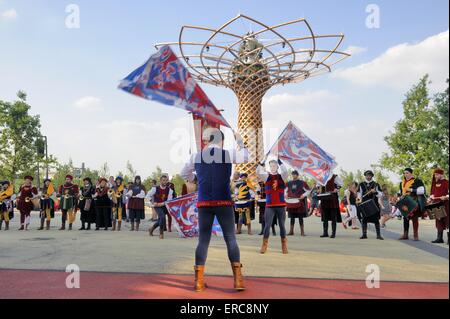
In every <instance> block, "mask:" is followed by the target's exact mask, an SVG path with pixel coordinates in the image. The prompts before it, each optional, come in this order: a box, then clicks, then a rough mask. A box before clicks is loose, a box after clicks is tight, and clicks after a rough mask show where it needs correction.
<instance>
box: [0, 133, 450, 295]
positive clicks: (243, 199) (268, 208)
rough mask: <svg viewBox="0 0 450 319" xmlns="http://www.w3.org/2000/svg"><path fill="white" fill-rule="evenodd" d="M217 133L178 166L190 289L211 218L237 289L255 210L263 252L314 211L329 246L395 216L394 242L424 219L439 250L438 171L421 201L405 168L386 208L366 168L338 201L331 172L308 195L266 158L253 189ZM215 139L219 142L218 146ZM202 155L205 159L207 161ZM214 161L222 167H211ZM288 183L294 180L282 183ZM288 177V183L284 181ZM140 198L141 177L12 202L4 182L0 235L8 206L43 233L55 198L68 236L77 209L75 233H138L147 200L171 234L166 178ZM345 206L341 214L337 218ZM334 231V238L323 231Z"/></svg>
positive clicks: (444, 192) (443, 185)
mask: <svg viewBox="0 0 450 319" xmlns="http://www.w3.org/2000/svg"><path fill="white" fill-rule="evenodd" d="M223 138H224V136H223V133H222V132H221V131H220V130H218V129H215V130H213V132H212V133H210V135H207V136H206V138H205V142H206V143H208V145H207V146H206V147H205V148H204V149H203V150H202V151H201V152H199V153H198V154H194V155H193V156H192V158H191V160H190V162H189V163H187V164H186V165H185V167H184V168H183V170H182V172H181V176H182V177H183V178H184V179H185V180H186V183H185V184H184V185H183V190H182V194H181V195H185V194H188V193H191V192H195V191H198V203H197V207H198V222H199V242H198V246H197V249H196V253H195V266H194V270H195V290H196V291H203V290H204V289H205V288H206V284H205V282H204V279H203V274H204V269H205V264H206V258H207V252H208V247H209V243H210V239H211V233H212V232H211V230H212V226H213V222H214V219H215V218H217V220H218V222H219V224H220V226H221V228H222V232H223V237H224V240H225V242H226V245H227V250H228V257H229V260H230V262H231V267H232V270H233V274H234V287H235V289H236V290H238V291H241V290H244V289H245V287H244V281H243V277H242V273H241V268H242V264H241V263H240V252H239V247H238V244H237V241H236V234H241V233H242V228H243V226H245V227H246V228H247V232H248V234H249V235H252V229H251V222H252V220H254V219H255V216H256V210H258V211H259V223H260V224H261V232H260V234H259V235H261V236H262V238H263V240H262V245H261V249H260V253H261V254H264V253H266V251H267V249H268V246H269V237H270V234H271V232H272V234H273V235H276V229H275V227H276V226H278V228H279V231H280V237H281V251H282V253H283V254H287V253H288V247H287V236H292V235H294V228H295V223H296V220H297V219H298V220H299V225H300V235H301V236H305V225H304V219H305V218H307V217H309V216H311V215H312V214H313V213H317V212H320V216H321V220H322V223H323V233H322V235H321V236H320V237H321V238H335V237H336V233H337V227H338V223H341V224H342V226H343V228H345V229H347V228H348V227H350V225H351V227H352V229H359V227H358V226H357V225H358V223H360V225H361V229H362V235H361V237H360V239H367V238H368V236H367V230H368V224H369V223H371V224H374V226H375V230H376V238H377V239H379V240H383V237H382V235H381V228H382V227H385V226H386V222H387V221H388V220H389V219H391V218H393V217H394V214H393V213H395V212H397V214H398V217H399V218H402V219H403V230H404V232H403V234H402V236H401V237H400V238H399V239H400V240H408V239H409V228H410V224H412V225H413V238H414V240H416V241H417V240H419V219H421V218H423V216H424V215H425V214H428V216H429V217H430V218H432V219H435V222H436V228H437V238H436V240H434V241H433V243H444V238H443V237H444V231H445V230H447V244H448V227H449V216H448V214H449V206H448V202H449V184H448V180H447V179H446V178H445V176H444V171H443V170H442V169H436V170H435V171H434V174H433V182H432V186H431V189H430V193H429V196H427V195H426V190H425V186H424V183H423V182H422V181H421V180H420V179H418V178H415V177H414V172H413V170H412V169H411V168H406V169H405V170H404V174H403V175H404V176H403V179H402V181H401V183H400V185H399V189H398V196H397V197H396V198H395V199H394V200H393V199H392V198H391V197H390V196H389V193H390V192H389V190H388V189H387V187H386V186H380V185H379V184H378V183H377V182H376V181H375V180H374V173H373V172H372V171H370V170H368V171H366V172H365V173H364V177H365V180H364V181H363V182H361V183H356V182H354V183H351V184H350V185H349V186H348V188H347V189H346V190H345V192H344V194H345V195H344V198H343V199H341V200H340V198H339V193H340V189H341V188H342V187H343V186H344V185H343V181H342V179H341V178H340V177H339V176H338V175H336V174H334V175H333V176H332V177H331V178H330V179H329V181H328V182H327V183H326V185H324V186H320V185H315V186H314V187H310V186H309V185H308V183H307V182H306V181H304V180H301V179H300V177H299V173H298V172H297V171H293V172H292V173H291V174H289V172H288V170H287V168H286V166H285V165H284V164H283V162H282V161H281V160H279V159H278V160H271V161H269V163H268V168H269V169H268V170H266V163H260V164H259V166H258V168H257V171H256V175H257V179H258V183H257V185H253V184H252V182H250V181H249V180H248V175H247V174H245V173H242V174H240V173H239V172H235V173H234V174H233V175H232V165H233V164H239V163H246V162H247V161H248V151H247V149H246V148H245V147H244V145H243V143H242V141H241V143H240V146H239V147H238V149H237V150H231V151H228V150H225V149H223ZM217 141H219V142H217ZM205 157H210V158H209V159H208V160H205ZM211 157H212V158H214V159H217V158H219V159H221V160H220V161H216V160H213V161H211ZM289 175H291V176H289ZM290 177H291V178H290ZM153 183H154V185H153V186H152V187H151V189H150V190H149V191H148V192H147V190H146V188H145V187H144V185H143V184H142V179H141V178H140V176H136V177H135V179H134V182H130V183H128V184H127V185H125V184H124V182H123V179H122V178H121V177H120V176H119V177H117V178H115V179H114V177H112V178H110V179H109V180H107V179H106V178H100V179H99V180H98V181H96V183H95V184H94V183H93V181H92V180H91V179H90V178H85V179H84V180H83V185H82V186H81V187H79V186H78V185H76V184H74V183H73V177H72V176H71V175H67V176H66V179H65V183H64V184H63V185H60V186H59V188H58V189H56V188H55V187H54V185H53V183H52V181H51V180H49V179H47V180H45V181H44V187H43V188H42V190H40V191H38V189H37V188H36V187H35V186H33V178H32V177H31V176H25V178H24V183H23V185H21V186H20V189H19V192H18V194H17V195H15V194H14V188H13V185H12V184H11V183H10V182H8V181H4V182H1V185H0V186H1V188H0V230H1V229H2V227H3V224H5V230H8V229H9V221H10V219H11V218H13V216H14V214H13V212H14V207H15V206H16V207H17V210H19V212H20V224H21V226H20V229H19V230H27V229H28V227H29V224H30V212H31V211H32V210H33V207H36V206H39V207H40V215H39V216H40V227H39V230H44V229H46V230H49V229H50V223H51V220H52V219H53V218H54V217H55V203H56V200H57V198H59V208H60V209H61V212H62V214H61V228H60V230H65V229H66V225H67V224H68V228H67V229H68V230H72V227H73V224H74V222H75V220H76V215H77V211H78V210H79V211H80V220H81V228H80V230H90V229H91V225H92V224H95V230H100V229H105V230H108V229H109V228H112V230H114V231H120V230H121V227H122V223H123V222H124V221H127V222H129V223H130V225H131V227H130V230H131V231H139V226H140V223H141V221H142V220H143V219H144V218H145V207H146V199H147V200H148V202H150V205H149V206H150V207H151V208H152V209H153V212H154V215H155V216H152V219H153V220H154V221H155V223H153V224H152V225H151V227H150V229H149V235H150V236H153V233H154V231H155V230H156V229H159V237H160V239H163V238H164V231H166V230H168V231H169V232H170V231H171V226H172V218H171V216H170V214H169V213H168V210H167V208H166V205H165V203H166V202H167V201H170V200H172V199H174V198H176V197H177V194H176V191H175V186H174V184H173V183H171V182H170V181H169V177H168V176H167V175H163V176H162V177H161V179H160V181H159V183H157V182H156V181H153ZM342 206H344V207H345V209H344V210H345V211H346V212H347V216H346V217H345V218H344V219H342V216H341V212H342ZM286 215H287V217H288V218H289V220H290V229H289V232H287V231H286V228H285V222H286ZM330 224H331V232H330V230H329V226H330Z"/></svg>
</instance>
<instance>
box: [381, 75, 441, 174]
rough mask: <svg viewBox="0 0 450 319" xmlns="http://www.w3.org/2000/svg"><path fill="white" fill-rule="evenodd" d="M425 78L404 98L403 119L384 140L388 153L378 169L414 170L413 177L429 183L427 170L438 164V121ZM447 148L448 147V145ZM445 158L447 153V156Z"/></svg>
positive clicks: (397, 171) (398, 171) (426, 76)
mask: <svg viewBox="0 0 450 319" xmlns="http://www.w3.org/2000/svg"><path fill="white" fill-rule="evenodd" d="M427 85H428V75H425V76H424V77H423V78H422V79H420V81H419V83H418V84H416V85H414V86H413V88H412V89H411V90H410V91H409V92H408V93H407V94H406V98H405V101H404V102H403V118H402V119H401V120H399V121H398V122H397V123H396V124H395V126H394V131H393V132H391V133H390V134H389V135H388V136H386V137H385V141H386V143H387V144H388V147H389V152H388V153H384V154H383V155H382V158H381V160H380V164H381V167H383V168H385V169H388V170H390V171H392V172H395V173H398V174H401V173H402V171H403V169H404V168H405V167H411V168H413V169H414V170H415V173H416V176H418V177H420V178H422V179H423V180H424V181H425V182H428V181H429V180H430V179H431V176H430V170H431V168H432V167H433V166H435V165H436V164H437V162H436V161H437V159H438V158H440V153H441V151H440V150H439V152H438V153H437V152H436V149H437V148H436V145H435V144H436V141H435V136H436V125H437V123H438V122H439V118H438V115H437V112H436V108H434V107H432V106H430V97H429V93H428V87H427ZM447 146H448V145H447ZM447 155H448V153H447Z"/></svg>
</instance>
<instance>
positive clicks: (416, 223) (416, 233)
mask: <svg viewBox="0 0 450 319" xmlns="http://www.w3.org/2000/svg"><path fill="white" fill-rule="evenodd" d="M413 230H414V241H419V219H417V218H416V219H413Z"/></svg>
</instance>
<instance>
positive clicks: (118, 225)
mask: <svg viewBox="0 0 450 319" xmlns="http://www.w3.org/2000/svg"><path fill="white" fill-rule="evenodd" d="M121 227H122V222H121V221H118V222H117V231H120V228H121Z"/></svg>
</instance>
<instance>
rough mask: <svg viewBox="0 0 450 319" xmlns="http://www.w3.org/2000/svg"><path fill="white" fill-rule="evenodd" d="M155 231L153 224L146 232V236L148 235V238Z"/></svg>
mask: <svg viewBox="0 0 450 319" xmlns="http://www.w3.org/2000/svg"><path fill="white" fill-rule="evenodd" d="M155 229H156V227H155V224H153V226H152V227H150V229H149V230H148V234H149V235H150V236H153V232H154V231H155Z"/></svg>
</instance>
